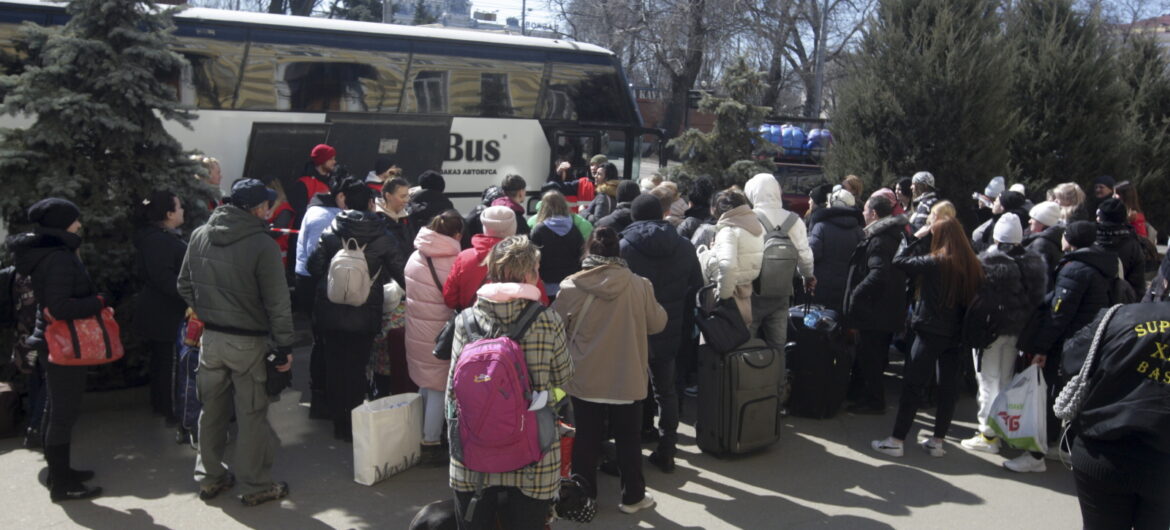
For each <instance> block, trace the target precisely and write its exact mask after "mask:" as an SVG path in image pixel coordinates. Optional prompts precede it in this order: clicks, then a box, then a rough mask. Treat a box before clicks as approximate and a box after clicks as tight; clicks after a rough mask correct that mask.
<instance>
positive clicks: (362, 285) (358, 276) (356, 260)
mask: <svg viewBox="0 0 1170 530" xmlns="http://www.w3.org/2000/svg"><path fill="white" fill-rule="evenodd" d="M381 272H382V271H381V269H379V270H378V273H381ZM375 276H376V275H375ZM373 285H374V279H373V278H371V277H370V266H369V265H367V264H366V246H365V245H358V242H357V240H356V239H353V238H349V239H343V240H342V241H341V250H338V251H337V254H334V255H333V259H331V260H329V277H328V279H327V280H326V286H325V294H326V295H328V296H329V301H330V302H333V303H335V304H345V305H352V306H360V305H362V304H364V303H366V299H368V298H369V297H370V288H371V287H372V286H373Z"/></svg>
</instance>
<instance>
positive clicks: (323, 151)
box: [309, 144, 337, 166]
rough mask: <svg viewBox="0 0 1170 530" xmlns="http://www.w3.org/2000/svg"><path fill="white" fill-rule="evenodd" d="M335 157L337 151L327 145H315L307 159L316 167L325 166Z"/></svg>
mask: <svg viewBox="0 0 1170 530" xmlns="http://www.w3.org/2000/svg"><path fill="white" fill-rule="evenodd" d="M336 156H337V150H336V149H334V148H333V147H332V146H330V145H328V144H317V147H314V148H313V152H312V153H309V159H311V160H312V161H313V163H314V164H316V165H318V166H321V165H325V163H326V162H328V161H330V160H331V159H333V158H334V157H336Z"/></svg>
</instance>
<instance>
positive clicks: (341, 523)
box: [0, 348, 1080, 530]
mask: <svg viewBox="0 0 1170 530" xmlns="http://www.w3.org/2000/svg"><path fill="white" fill-rule="evenodd" d="M307 357H308V351H307V349H305V348H300V349H298V350H297V363H296V368H295V370H294V374H295V384H294V389H295V390H286V391H285V393H284V395H283V396H282V398H281V400H280V401H279V402H278V403H275V404H274V405H273V406H272V408H271V410H270V413H269V414H270V417H271V419H272V421H273V424H274V426H275V428H276V431H277V432H278V433H279V435H280V438H281V442H282V447H281V450H280V452H279V454H278V455H277V462H276V466H275V468H274V471H273V474H274V477H275V478H276V479H278V480H286V481H288V483H289V484H290V489H291V495H290V496H289V497H288V498H286V499H284V500H283V501H281V502H279V503H277V502H273V503H269V504H266V505H262V506H259V507H255V508H245V507H243V506H241V505H240V504H239V502H237V501H236V499H235V497H234V495H230V494H225V495H223V496H221V497H220V498H218V499H215V500H213V501H211V502H209V503H205V502H203V501H201V500H199V498H198V497H197V495H196V484H195V483H194V481H193V479H192V467H193V465H194V452H193V451H192V450H191V448H190V447H187V446H180V445H176V444H175V442H174V439H173V431H172V430H171V429H168V428H166V427H164V425H163V422H162V420H161V419H160V418H158V417H156V416H152V415H151V413H150V410H149V407H148V405H147V399H148V398H147V392H146V390H145V389H144V388H139V389H132V390H126V391H118V392H111V393H102V394H87V395H86V400H87V403H86V409H87V410H86V411H85V412H84V413H83V415H82V417H81V419H80V421H79V422H78V425H77V427H76V429H75V431H74V453H73V454H74V456H73V463H74V467H77V468H83V469H93V470H95V471H96V472H97V478H96V479H95V480H94V481H93V482H92V484H94V485H99V486H102V487H103V488H104V489H105V494H104V496H102V497H101V498H99V499H96V500H94V501H92V502H84V501H83V502H69V503H62V504H60V505H55V504H52V503H50V502H49V498H48V497H49V496H48V493H47V491H46V490H45V489H44V486H43V483H44V479H45V474H46V471H45V465H44V460H43V459H42V457H41V454H40V453H37V452H32V451H28V450H25V449H22V448H21V447H20V439H19V438H7V439H3V440H0V470H2V473H3V477H4V480H3V481H0V513H3V514H4V517H2V518H0V520H4V522H3V523H0V526H2V527H6V528H47V527H52V528H77V527H84V528H96V529H110V530H131V529H134V530H136V529H143V528H199V529H207V528H245V527H250V528H281V529H304V528H309V529H311V528H402V529H405V528H407V526H408V524H409V522H410V520H411V519H412V518H413V517H414V514H415V513H416V512H417V511H418V510H419V509H420V508H421V507H422V506H424V505H426V504H427V503H429V502H431V501H434V500H438V499H443V498H447V497H448V496H449V490H448V489H447V486H446V478H447V477H446V468H413V469H410V470H408V471H406V472H404V473H401V474H399V475H395V476H393V477H391V478H389V479H388V480H385V481H383V482H381V483H379V484H376V485H374V486H371V487H367V486H361V485H359V484H357V483H355V482H354V481H353V473H352V466H353V456H352V448H351V446H350V445H348V444H344V443H339V442H336V441H334V440H333V438H332V426H331V424H330V423H329V422H326V421H319V420H309V419H308V408H307V405H305V404H301V403H299V398H300V394H301V393H300V390H302V389H307V386H308V385H307V368H308V366H307V364H308V363H307ZM897 367H898V365H896V364H895V365H893V368H892V370H896V369H897ZM899 387H900V385H899V384H898V382H897V378H896V377H895V376H894V375H893V374H892V373H891V374H889V375H888V382H887V390H888V392H889V394H890V396H889V400H890V403H895V402H896V398H897V392H898V390H899ZM693 410H694V401H693V399H691V398H684V413H683V425H682V426H681V428H680V434H681V436H680V438H681V439H680V454H679V459H678V469H677V470H676V472H675V473H673V474H670V475H667V474H663V473H661V472H660V471H659V470H658V469H657V468H654V467H653V466H651V465H649V464H648V463H647V464H646V467H645V473H646V482H647V485H648V488H649V491H650V492H651V494H652V495H653V496H654V497H655V498H656V499H657V500H658V506H657V507H656V508H655V509H653V510H645V511H642V512H639V513H637V514H634V515H625V514H622V513H620V512H619V511H618V510H617V504H618V502H619V501H620V486H619V483H618V479H616V478H613V477H608V476H605V475H599V476H600V477H601V478H600V492H599V498H598V501H599V504H600V506H599V510H598V515H597V518H596V519H595V520H594V522H593V523H592V524H590V525H574V524H569V523H565V522H558V523H556V524H554V527H555V528H578V527H579V528H595V529H610V528H710V529H715V528H720V529H722V528H744V529H749V528H750V529H755V528H847V529H871V528H872V529H877V528H899V529H903V528H922V529H936V528H948V529H965V528H971V529H987V528H995V529H1011V528H1029V529H1035V528H1077V527H1079V526H1080V516H1079V511H1078V506H1077V500H1076V494H1075V490H1074V486H1073V479H1072V474H1071V472H1069V471H1068V470H1066V469H1064V468H1063V467H1061V465H1060V464H1059V463H1057V462H1049V465H1048V471H1047V472H1044V473H1029V474H1023V475H1020V474H1014V473H1011V472H1009V471H1006V470H1004V469H1003V468H1002V467H1000V462H1002V460H1003V457H1002V456H996V455H987V454H973V453H968V452H966V451H964V450H963V449H962V448H961V447H960V446H959V445H958V440H959V439H961V438H963V437H967V436H970V435H971V434H972V432H973V431H972V429H973V419H974V399H973V398H971V397H970V396H969V395H964V397H963V399H962V400H961V401H960V404H959V408H958V411H957V413H956V418H957V419H958V420H960V421H958V422H956V424H955V427H954V428H952V431H951V437H950V438H949V439H948V443H947V447H946V449H947V454H946V456H944V457H942V458H934V457H930V456H928V455H927V454H926V453H924V452H923V451H921V450H919V449H918V448H917V447H913V446H908V447H907V449H906V456H904V457H902V458H890V457H886V456H884V455H880V454H877V453H875V452H874V451H872V450H871V449H869V442H870V440H872V439H876V438H881V437H884V436H886V435H888V434H889V431H890V429H891V427H892V425H893V410H890V411H888V412H887V413H886V415H885V416H854V415H850V414H846V413H844V412H843V413H841V414H839V415H838V416H837V417H835V418H833V419H828V420H810V419H802V418H794V417H787V418H786V421H785V422H784V426H783V435H782V437H781V439H780V441H779V443H777V444H776V445H774V446H772V447H770V448H768V449H767V450H764V451H762V452H759V453H756V454H751V455H746V456H740V457H737V458H730V459H718V458H714V457H712V456H709V455H707V454H703V453H701V452H700V451H699V450H698V448H697V447H696V446H695V443H694V429H693V427H692V425H693V418H694V413H693ZM930 420H931V417H930V414H929V411H924V412H922V413H920V414H919V423H920V426H921V427H923V428H928V427H929V425H930V423H929V422H930ZM917 430H918V429H917V428H915V429H914V430H913V431H912V433H915V434H916V433H917ZM650 449H652V446H645V448H644V453H645V454H646V455H648V454H649V451H650ZM1010 456H1015V453H1014V452H1012V454H1011V455H1010ZM229 462H230V449H229ZM230 493H233V494H234V493H235V492H234V491H233V492H230Z"/></svg>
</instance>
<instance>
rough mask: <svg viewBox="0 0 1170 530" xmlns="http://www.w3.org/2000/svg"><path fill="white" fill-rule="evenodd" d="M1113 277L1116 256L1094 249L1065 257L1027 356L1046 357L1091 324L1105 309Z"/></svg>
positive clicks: (1070, 253) (1107, 304)
mask: <svg viewBox="0 0 1170 530" xmlns="http://www.w3.org/2000/svg"><path fill="white" fill-rule="evenodd" d="M1116 277H1117V255H1116V254H1114V253H1112V252H1108V251H1105V250H1102V249H1101V248H1098V247H1090V248H1082V249H1079V250H1075V251H1073V252H1069V253H1068V254H1065V256H1064V258H1063V259H1061V260H1060V264H1059V265H1057V271H1056V288H1055V290H1053V291H1052V292H1050V293H1048V296H1047V298H1046V301H1047V304H1048V307H1049V311H1047V312H1045V314H1044V319H1043V320H1042V321H1041V322H1040V326H1039V328H1038V330H1037V332H1036V336H1035V338H1034V340H1033V341H1032V344H1022V345H1021V346H1023V347H1024V349H1025V351H1026V352H1027V353H1036V354H1048V353H1052V350H1053V347H1054V346H1057V345H1059V344H1060V343H1061V342H1062V341H1064V340H1065V339H1067V338H1068V337H1070V336H1072V334H1073V333H1075V332H1076V331H1077V330H1079V329H1081V328H1082V327H1084V326H1085V324H1088V323H1089V322H1091V321H1092V320H1093V319H1094V318H1095V317H1096V316H1097V312H1098V311H1100V310H1102V309H1104V308H1106V307H1109V286H1110V283H1111V281H1112V278H1116Z"/></svg>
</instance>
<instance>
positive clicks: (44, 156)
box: [0, 0, 212, 299]
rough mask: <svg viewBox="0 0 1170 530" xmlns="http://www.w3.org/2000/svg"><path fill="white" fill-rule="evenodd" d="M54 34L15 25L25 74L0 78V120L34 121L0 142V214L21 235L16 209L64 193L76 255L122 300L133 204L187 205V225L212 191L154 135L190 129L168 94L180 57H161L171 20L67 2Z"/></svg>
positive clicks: (89, 0) (131, 6) (142, 10)
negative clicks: (164, 198) (149, 200)
mask: <svg viewBox="0 0 1170 530" xmlns="http://www.w3.org/2000/svg"><path fill="white" fill-rule="evenodd" d="M67 9H68V13H69V15H70V16H71V18H70V20H69V22H68V23H67V24H66V25H65V26H64V27H62V28H45V27H40V26H36V25H31V26H28V27H26V28H25V29H24V31H23V35H22V37H21V46H22V49H23V50H25V51H26V52H27V58H26V59H25V64H24V70H23V71H21V72H20V73H19V74H16V75H10V76H5V77H2V78H0V93H2V94H4V100H3V104H2V106H0V109H2V110H3V112H4V113H6V114H14V115H25V116H34V117H35V118H36V122H35V123H34V124H32V125H31V126H29V127H28V128H26V129H13V130H6V131H3V132H2V134H3V138H2V140H0V188H2V189H4V193H3V194H2V195H0V215H2V216H3V218H4V219H6V220H7V221H8V222H9V230H10V231H13V232H15V231H17V230H21V229H24V228H26V225H24V224H22V222H21V218H22V217H23V213H24V211H25V210H26V209H27V208H28V207H29V206H30V205H31V204H33V203H34V202H36V201H37V200H39V199H42V198H44V197H50V196H52V197H64V198H67V199H70V200H72V201H73V202H75V203H76V204H77V205H78V206H79V207H80V208H81V211H82V218H81V220H82V223H83V225H84V229H83V230H84V241H85V243H84V244H83V245H82V249H81V250H82V257H83V259H84V261H85V263H86V266H87V268H88V269H89V272H90V275H91V276H92V277H93V278H94V280H95V281H96V283H97V286H98V288H99V289H101V290H103V291H104V292H108V293H111V294H113V295H114V297H115V299H117V298H120V297H122V296H123V295H127V294H129V291H130V290H131V281H132V274H133V267H132V264H133V256H134V248H133V245H132V243H131V238H132V234H133V233H134V231H135V229H136V226H135V225H134V221H133V219H132V217H133V214H134V213H135V212H136V211H137V206H138V205H139V204H140V203H141V201H142V199H143V198H144V197H146V196H147V195H148V194H149V193H150V192H151V191H152V190H155V189H169V190H171V191H173V192H175V193H176V194H178V195H179V196H180V197H181V198H182V199H183V200H184V202H185V206H186V211H187V218H188V226H194V225H195V223H197V222H199V217H200V216H201V212H202V216H203V217H206V210H207V208H206V206H205V205H206V204H207V201H208V200H209V199H211V197H212V195H211V190H210V189H209V188H207V187H206V186H205V185H203V184H200V183H198V182H197V181H196V180H195V179H194V178H193V175H194V174H195V173H196V172H197V171H198V166H197V165H196V164H195V163H194V162H192V161H191V160H190V159H189V158H188V156H187V154H185V153H184V152H183V150H182V148H181V146H180V145H179V144H178V142H176V141H175V139H174V138H173V137H171V135H170V134H168V133H167V132H166V131H165V130H164V129H163V120H164V119H165V120H175V121H178V122H179V123H182V124H184V125H188V124H189V120H191V119H192V117H193V116H192V114H191V113H190V112H189V111H188V110H187V109H184V108H181V107H180V105H179V104H178V103H177V101H176V97H175V93H174V90H173V89H172V88H171V87H170V86H169V85H168V84H166V83H164V82H163V81H162V79H165V78H166V77H167V76H175V77H177V75H178V72H179V71H180V69H181V67H182V65H183V61H184V59H183V58H182V56H180V55H178V54H177V53H175V52H173V51H171V50H170V49H169V47H168V46H169V45H170V43H171V42H172V35H171V31H172V29H173V24H172V20H171V15H170V13H169V12H167V11H160V10H158V9H157V7H156V6H155V5H154V4H153V3H152V2H150V1H145V2H138V1H134V2H128V1H125V0H74V1H73V2H70V4H69V6H68V8H67Z"/></svg>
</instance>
